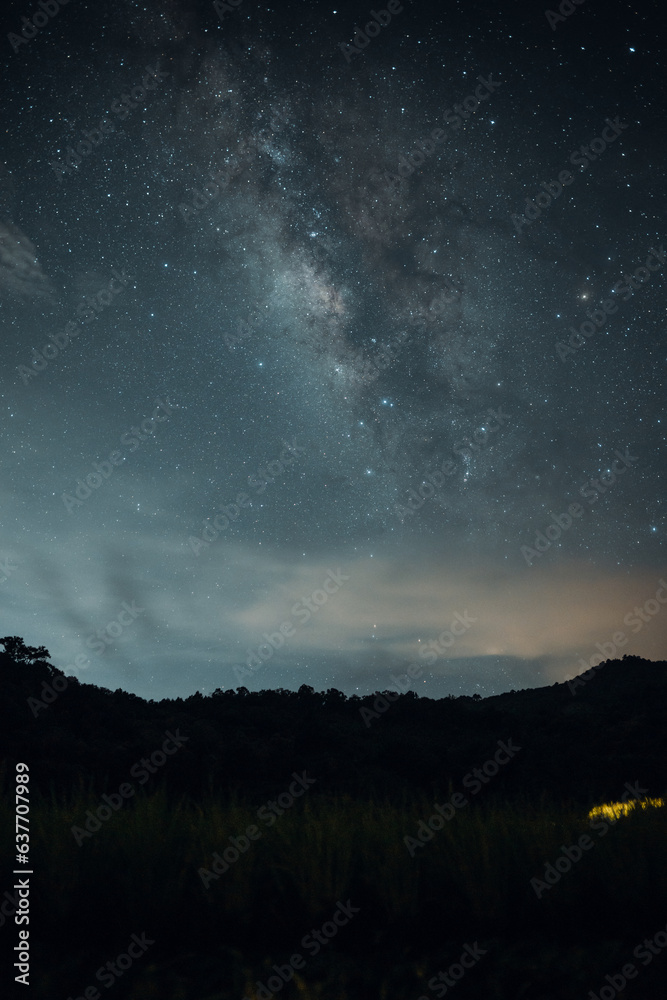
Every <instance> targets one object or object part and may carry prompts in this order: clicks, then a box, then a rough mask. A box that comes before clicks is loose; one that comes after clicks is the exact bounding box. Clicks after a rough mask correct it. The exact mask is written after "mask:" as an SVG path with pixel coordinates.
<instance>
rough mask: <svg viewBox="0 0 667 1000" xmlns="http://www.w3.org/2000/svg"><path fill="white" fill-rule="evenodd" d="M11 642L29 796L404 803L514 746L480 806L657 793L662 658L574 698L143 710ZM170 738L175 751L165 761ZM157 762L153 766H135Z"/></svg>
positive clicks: (6, 664)
mask: <svg viewBox="0 0 667 1000" xmlns="http://www.w3.org/2000/svg"><path fill="white" fill-rule="evenodd" d="M7 638H8V639H9V638H10V637H7ZM11 638H12V640H15V641H14V642H13V644H12V642H7V641H5V640H0V642H4V645H5V648H6V649H7V650H8V652H7V653H0V746H1V748H2V768H3V770H4V769H11V768H13V766H14V763H15V762H16V761H18V760H23V761H25V762H26V763H28V764H29V766H30V769H31V786H32V788H33V789H38V790H40V791H42V792H44V793H45V794H46V793H49V792H50V791H51V790H54V791H56V792H58V793H59V794H61V793H62V794H68V793H70V792H71V790H72V789H74V788H75V787H76V788H82V787H84V788H87V789H90V790H93V791H96V792H98V793H102V792H105V791H108V789H109V788H114V789H116V788H117V787H118V786H119V785H120V784H121V783H122V782H124V781H127V780H128V775H129V774H130V772H131V769H133V768H134V772H133V773H135V774H137V773H139V772H140V771H141V772H142V773H143V772H144V770H146V771H147V773H148V774H149V775H150V778H149V779H147V780H150V782H151V786H150V787H151V788H152V787H153V785H155V786H158V785H160V784H161V783H165V784H166V786H167V787H168V788H169V789H170V790H173V791H174V792H176V793H178V794H186V795H191V796H193V797H198V796H201V795H202V794H204V793H205V792H207V791H208V790H212V791H214V792H215V793H216V794H219V793H227V792H229V793H232V792H238V791H243V792H244V793H248V792H250V793H252V794H253V795H256V796H258V797H259V799H258V800H261V799H262V798H266V797H270V796H271V794H272V793H275V792H276V791H279V790H281V789H282V788H283V785H284V783H285V780H286V778H289V776H290V775H291V774H292V773H293V772H295V771H296V772H299V773H301V772H302V771H304V770H305V771H307V773H308V775H309V776H311V777H313V778H315V779H317V784H316V786H315V791H313V792H312V793H311V794H313V795H317V794H318V793H320V792H325V791H326V792H327V793H332V792H335V793H341V792H345V793H349V794H353V795H358V794H363V795H367V794H368V793H373V794H378V795H382V796H384V797H386V798H390V799H394V800H396V801H400V800H401V798H402V797H403V796H404V795H405V794H406V793H409V794H412V793H413V792H416V791H420V792H424V793H425V794H428V795H435V794H439V793H441V792H442V791H443V790H446V789H447V788H448V787H449V786H450V785H452V786H454V788H458V787H460V782H461V780H462V778H463V776H464V775H465V774H466V773H468V772H470V771H471V769H474V768H475V767H481V766H482V765H483V764H484V762H486V761H488V760H489V758H491V757H493V754H494V753H495V752H496V749H497V746H498V741H499V740H503V741H507V740H509V739H511V740H512V741H513V744H514V745H516V746H519V747H521V753H519V754H517V755H516V758H515V759H514V760H513V761H512V763H511V765H510V766H508V767H502V768H501V769H500V773H499V774H498V775H497V776H496V777H494V778H493V781H492V782H490V783H489V788H488V790H486V791H485V792H484V794H485V795H486V794H488V795H490V796H493V795H499V796H501V797H504V798H508V797H514V796H517V797H518V796H520V797H526V796H527V797H529V798H531V799H537V798H539V796H540V795H541V794H542V793H543V792H547V793H548V794H549V795H550V796H552V797H553V798H554V799H557V800H559V801H571V802H579V803H583V804H586V803H593V802H594V801H600V800H602V799H617V798H620V796H621V794H622V793H623V791H624V788H625V783H626V782H634V781H638V782H639V783H640V785H641V786H642V787H645V788H647V789H648V794H650V795H658V794H661V793H662V792H663V791H664V785H665V775H664V761H665V760H666V759H667V700H666V698H665V694H666V693H667V663H665V662H651V661H648V660H643V659H641V658H639V657H629V656H624V657H623V659H622V660H614V661H607V662H606V663H605V664H603V665H601V667H600V668H598V669H597V670H596V671H595V673H594V674H592V675H591V676H589V679H588V680H587V681H586V682H585V683H581V684H580V685H579V686H578V687H577V688H576V689H575V690H572V689H571V688H570V687H569V686H568V685H567V684H554V685H552V686H551V687H544V688H536V689H529V690H524V691H516V692H508V693H506V694H501V695H496V696H493V697H489V698H483V699H482V698H479V697H478V696H473V697H467V696H462V697H458V698H455V697H452V696H450V697H448V698H444V699H439V700H433V699H430V698H424V697H417V696H416V695H415V694H414V693H413V692H407V693H405V694H402V695H397V694H396V693H395V692H384V693H382V692H378V693H377V694H374V695H369V696H367V697H358V696H352V697H346V696H345V695H344V694H343V693H342V692H340V691H337V690H335V689H333V688H331V689H329V690H328V691H323V692H317V691H314V690H313V688H311V687H308V686H307V685H303V686H302V687H301V688H300V689H299V691H297V692H294V691H286V690H265V691H259V692H256V693H251V692H249V691H248V690H247V689H246V688H243V687H241V688H239V689H237V690H235V691H222V690H217V691H215V692H213V694H211V695H209V696H206V697H204V696H202V695H201V694H200V693H198V692H197V693H195V694H193V695H191V696H190V697H188V698H175V699H163V700H161V701H146V700H145V699H143V698H140V697H138V696H137V695H134V694H131V693H129V692H127V691H123V690H121V689H120V688H119V689H118V690H116V691H110V690H108V689H106V688H100V687H97V686H95V685H93V684H82V683H80V682H79V681H78V680H77V679H76V678H74V677H65V675H64V674H63V673H62V671H60V670H58V669H57V668H56V667H54V666H53V665H52V664H50V663H49V662H48V652H47V651H46V650H45V649H44V647H39V649H34V648H33V649H32V652H28V653H27V654H26V653H25V650H28V651H30V650H31V647H25V646H24V645H23V644H22V640H20V639H18V638H17V637H11ZM10 652H11V653H12V655H9V653H10ZM168 734H171V736H176V737H177V744H178V750H177V752H173V753H171V754H169V755H166V754H165V753H164V752H162V747H163V745H164V743H165V741H166V740H169V739H171V736H169V735H168ZM168 745H169V746H170V747H172V746H173V745H174V744H173V743H169V744H168ZM152 755H157V756H156V757H155V760H156V761H159V764H158V765H157V766H156V765H155V762H153V765H152V766H147V765H146V764H144V765H142V764H141V762H142V761H144V762H145V761H148V762H150V761H151V760H152ZM163 758H164V759H163Z"/></svg>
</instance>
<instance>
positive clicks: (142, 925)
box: [0, 788, 667, 949]
mask: <svg viewBox="0 0 667 1000" xmlns="http://www.w3.org/2000/svg"><path fill="white" fill-rule="evenodd" d="M99 805H100V799H99V798H97V797H95V796H91V794H90V792H89V791H87V790H85V789H83V788H78V789H77V790H75V791H74V792H73V793H72V795H71V797H70V798H69V799H68V800H67V801H63V800H57V799H56V798H55V797H52V798H51V799H46V798H45V799H38V800H33V802H32V805H31V813H30V824H31V848H32V852H31V862H32V865H33V867H34V870H35V873H36V874H35V876H34V878H33V896H32V905H33V907H34V909H35V910H36V911H37V913H38V914H39V918H38V919H39V921H40V924H41V927H42V929H43V930H44V931H45V932H46V933H47V935H48V940H49V941H58V940H60V938H61V937H70V938H71V937H72V936H73V935H75V936H77V939H79V940H80V941H82V942H85V941H86V940H88V939H94V938H95V936H96V935H98V934H99V928H100V926H105V927H106V928H107V929H108V933H112V934H113V933H114V932H116V933H117V934H118V938H119V940H121V941H122V939H123V937H124V936H127V935H128V934H129V933H130V932H131V931H141V930H144V929H145V930H146V931H147V932H149V933H150V934H151V936H152V937H155V938H156V939H157V938H160V940H161V941H162V942H163V944H164V945H166V944H168V943H169V942H173V943H174V944H175V943H178V944H181V945H182V944H183V942H184V941H190V940H192V941H195V940H197V941H201V940H206V941H207V943H208V944H209V945H212V946H214V945H215V943H216V941H220V942H221V941H225V942H226V943H234V944H237V945H239V946H242V947H244V948H252V947H257V948H258V949H261V948H264V947H265V946H267V945H269V944H271V945H275V946H277V947H283V946H285V947H289V946H290V943H292V944H293V943H294V942H295V941H297V942H298V941H299V940H300V939H301V937H302V936H303V935H304V934H305V933H307V932H308V931H309V930H310V928H311V927H319V926H320V924H321V923H322V922H323V921H324V920H327V919H329V917H330V915H331V913H332V912H333V910H334V909H335V906H336V903H337V901H338V900H342V901H343V902H345V901H346V900H347V899H351V900H352V903H353V904H354V905H357V906H360V907H361V908H362V910H363V912H364V918H363V921H360V922H359V924H360V925H361V924H362V923H363V931H362V929H361V926H360V927H359V928H358V929H355V933H354V934H346V933H345V932H341V934H340V935H339V937H340V942H339V944H340V945H341V946H343V947H347V946H349V947H354V946H355V942H356V945H357V946H358V945H359V943H360V942H361V944H362V945H363V947H368V946H376V945H381V944H388V943H391V942H392V941H396V940H401V941H405V940H407V939H412V938H414V940H415V941H417V940H421V941H431V940H436V939H438V938H439V937H441V936H442V935H443V934H444V935H447V934H450V935H452V934H453V935H455V936H459V935H463V936H465V934H466V933H476V934H477V935H479V934H480V933H486V934H490V935H494V934H505V935H506V934H510V935H512V934H515V935H517V936H521V935H522V934H525V933H526V932H527V931H530V930H534V929H535V928H540V929H543V930H545V931H549V932H553V933H560V932H561V930H562V929H563V927H564V925H565V924H566V923H567V925H568V927H569V928H571V929H573V930H574V932H575V933H577V934H581V935H584V936H586V935H591V934H593V935H594V934H595V933H597V932H598V931H599V932H600V933H602V932H604V933H611V932H614V928H616V930H617V931H620V930H621V929H623V930H625V931H627V930H628V929H629V928H630V927H633V926H635V925H636V926H637V927H640V926H644V924H645V923H646V920H647V919H649V920H650V916H651V914H652V913H653V912H655V914H656V917H658V916H659V917H661V916H662V905H663V903H662V901H663V900H664V899H665V898H667V863H666V862H665V852H664V841H665V832H666V828H667V821H666V815H667V809H664V808H654V809H646V810H633V811H632V812H630V813H629V814H628V815H625V816H621V817H620V818H619V819H618V820H617V821H616V822H615V824H614V825H613V826H609V828H608V831H607V832H606V833H605V835H604V836H599V834H598V833H596V832H593V831H591V828H590V826H589V820H588V817H587V814H586V811H585V810H582V809H577V808H574V807H571V806H560V805H558V804H556V803H554V802H550V801H548V800H546V799H543V800H542V802H541V803H535V802H530V801H525V802H522V803H517V802H513V803H511V804H509V803H502V802H499V801H495V802H493V801H487V802H485V803H482V802H480V803H477V802H471V803H470V804H469V805H468V806H466V807H465V808H463V809H461V810H459V812H458V813H457V814H456V815H455V816H454V817H453V818H452V819H451V820H450V821H448V822H446V823H445V825H444V827H443V828H442V829H441V830H440V831H438V832H435V833H434V834H433V837H432V839H431V840H430V841H429V842H428V843H426V844H424V846H423V847H420V848H417V849H415V851H414V854H415V856H414V857H411V856H410V854H409V852H408V850H407V848H406V845H405V844H404V841H403V838H404V837H405V836H406V835H409V836H411V837H415V836H416V833H417V826H418V824H419V821H420V820H427V819H428V817H429V816H431V815H432V814H433V811H434V810H433V801H432V800H430V799H427V798H426V797H424V796H422V795H416V796H415V797H414V799H412V800H405V801H404V802H403V803H402V804H400V805H396V804H390V803H388V802H384V801H381V800H376V799H372V798H371V799H368V800H364V801H362V800H359V799H353V798H350V797H348V796H339V797H325V796H323V795H318V796H314V795H312V793H311V796H310V797H309V796H307V795H306V796H304V797H303V798H302V799H300V800H297V801H296V803H295V804H294V806H293V807H292V808H291V809H289V810H288V811H287V812H286V813H285V814H284V815H283V816H281V817H279V818H277V819H276V822H275V825H274V826H272V827H268V826H267V825H266V824H264V823H262V821H261V820H258V818H257V816H256V804H254V803H250V802H246V801H243V800H241V799H239V798H230V799H223V798H222V797H216V796H213V795H209V796H208V797H207V798H206V799H205V800H203V801H201V802H198V803H197V802H192V801H188V800H186V799H174V798H172V797H171V796H170V795H169V794H168V793H167V792H166V791H165V790H164V789H163V788H159V789H157V790H153V791H152V792H143V791H142V790H139V793H138V794H137V796H136V797H135V798H133V799H131V800H129V801H128V802H127V803H126V804H125V805H124V806H123V807H122V808H121V809H119V810H118V812H115V813H114V814H113V815H112V816H111V817H110V818H109V819H108V820H107V821H105V822H103V823H102V827H101V829H100V830H98V831H97V832H96V833H94V834H93V835H92V836H91V837H90V838H88V839H86V840H85V841H84V842H83V843H82V844H81V846H77V843H76V842H75V839H74V836H73V834H72V831H71V828H72V827H73V826H74V825H76V826H79V827H83V825H84V821H85V813H86V810H88V809H91V810H93V811H95V809H96V808H97V807H98V806H99ZM253 824H254V825H255V826H257V827H258V828H259V830H260V831H261V837H260V839H259V840H257V841H255V842H251V843H250V847H249V849H248V850H247V851H246V852H245V853H242V854H241V855H240V857H239V858H238V860H237V861H236V862H235V863H233V864H231V865H230V867H229V870H228V871H226V872H225V873H224V874H222V875H220V877H219V878H218V879H216V880H214V881H212V882H211V883H210V885H209V887H208V888H204V885H203V883H202V880H201V878H200V877H199V875H198V870H199V869H201V868H206V869H208V870H211V866H212V861H213V855H214V853H215V852H219V853H220V854H222V852H223V851H224V850H225V848H227V847H229V846H230V841H229V839H228V838H229V837H230V836H239V835H242V834H243V832H244V831H245V829H246V828H247V827H249V826H251V825H253ZM12 830H13V806H12V804H10V803H9V802H8V800H7V798H6V797H4V796H3V799H2V804H1V806H0V862H1V863H2V870H3V871H5V872H11V871H12V869H13V868H14V858H13V852H12V850H11V846H12V843H13V833H12ZM582 833H588V834H589V835H590V836H591V839H592V840H593V842H594V847H593V848H592V849H591V850H590V851H588V852H585V853H584V855H583V857H582V859H581V860H580V861H578V862H577V863H575V864H574V865H573V866H572V870H571V871H569V872H567V873H564V874H563V875H562V877H561V879H560V881H559V882H558V884H556V885H554V886H552V887H551V888H549V889H548V890H547V891H545V892H543V893H542V896H541V898H540V899H538V898H537V895H536V893H535V891H534V890H533V888H532V887H531V885H530V879H531V878H533V877H537V878H540V879H542V878H543V875H544V870H545V864H546V863H547V862H554V861H555V860H556V859H557V858H558V857H559V856H560V855H561V854H562V846H563V845H565V846H569V845H571V844H574V843H576V841H577V839H578V838H579V837H580V835H581V834H582ZM10 877H11V876H10ZM10 884H11V883H8V885H7V888H9V885H10ZM406 936H407V937H406ZM337 946H338V945H337Z"/></svg>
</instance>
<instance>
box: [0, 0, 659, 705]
mask: <svg viewBox="0 0 667 1000" xmlns="http://www.w3.org/2000/svg"><path fill="white" fill-rule="evenodd" d="M45 5H46V7H47V8H48V11H49V12H50V14H48V15H47V14H43V13H41V11H42V8H40V7H39V5H38V3H37V2H34V3H33V2H31V0H24V2H22V3H19V4H13V5H12V6H11V7H10V9H9V10H5V11H4V12H3V15H2V19H3V21H2V23H3V28H2V44H3V45H4V54H3V58H2V93H3V98H4V99H3V102H2V110H1V116H2V118H1V122H0V125H1V134H2V140H3V141H2V155H1V158H0V304H1V309H0V322H1V326H2V338H1V344H0V352H1V354H0V360H1V364H0V372H1V380H0V406H1V409H0V412H1V414H2V416H1V420H2V478H1V480H0V490H1V497H0V499H1V507H0V510H1V512H2V514H1V518H0V560H1V563H0V607H1V609H2V616H1V628H2V634H3V635H8V634H9V635H20V636H22V637H23V638H24V639H25V641H26V642H27V643H28V644H31V645H40V644H44V645H46V646H47V648H48V649H49V650H50V653H51V657H52V660H53V662H54V663H55V664H56V665H57V666H58V667H60V668H61V669H64V670H65V672H66V673H70V674H74V675H76V676H77V677H79V679H80V680H82V681H86V682H90V683H95V684H98V685H101V686H104V687H108V688H111V689H113V690H115V689H116V688H118V687H122V688H124V689H126V690H130V691H133V692H136V693H137V694H140V695H142V696H144V697H147V698H156V699H158V698H162V697H177V696H186V695H188V694H192V693H193V692H194V691H197V690H198V691H201V692H202V693H204V694H209V693H211V692H212V691H213V690H214V689H215V688H223V689H229V688H235V687H238V686H239V685H241V684H244V685H245V686H246V687H247V688H249V689H250V690H260V689H262V688H281V687H282V688H288V689H294V690H296V689H297V688H298V687H299V686H300V685H301V684H309V685H311V686H312V687H314V688H315V689H316V690H326V689H327V688H330V687H335V688H338V689H340V690H342V691H344V692H345V693H347V694H353V693H359V694H365V693H368V692H371V691H375V690H383V689H386V688H390V687H391V686H392V680H391V676H392V675H393V676H394V677H396V676H398V675H399V674H405V672H406V670H407V667H408V665H409V664H411V663H412V662H415V661H416V662H418V663H419V664H420V665H421V667H422V668H423V672H422V674H421V677H419V678H418V679H415V680H412V681H410V686H411V688H412V690H415V691H416V692H417V693H418V694H420V695H428V696H430V697H441V696H443V695H445V694H447V693H450V692H451V693H454V694H456V695H459V694H472V693H475V692H477V693H479V694H481V695H488V694H494V693H499V692H501V691H506V690H509V689H511V688H525V687H538V686H541V685H545V684H552V683H554V682H556V681H559V682H560V681H563V680H564V679H565V678H566V677H572V676H573V675H576V674H577V673H580V672H581V671H582V670H583V669H585V667H587V666H588V664H589V663H592V664H595V663H597V662H599V661H600V660H601V659H603V658H605V659H606V658H607V657H606V656H604V657H603V656H602V652H606V653H607V654H611V655H614V654H615V655H617V656H622V655H623V654H625V653H629V654H638V655H641V656H645V657H647V658H652V659H660V658H667V609H665V607H664V606H663V604H662V603H661V602H660V596H663V597H665V599H667V587H666V589H665V590H664V591H663V590H661V586H662V585H661V583H660V580H661V579H663V580H665V579H667V561H666V560H665V548H664V547H665V530H666V529H665V519H664V506H665V503H664V496H665V475H664V468H665V454H666V442H667V438H666V430H667V417H666V415H665V408H664V398H665V394H664V378H665V361H666V354H667V347H666V339H665V319H666V307H667V296H666V292H665V275H664V271H665V270H666V269H667V211H666V209H667V205H666V197H665V192H666V190H667V188H666V176H665V174H666V170H665V162H666V159H665V152H666V143H665V126H664V121H665V84H664V74H663V73H662V62H661V60H662V57H663V48H662V37H663V29H662V24H661V20H660V15H661V7H660V5H659V4H658V3H653V4H649V3H645V2H642V3H640V4H638V5H637V6H636V7H635V6H633V5H631V4H625V3H616V4H611V5H610V4H607V3H605V4H601V3H599V2H596V0H586V2H585V3H583V4H579V5H575V4H569V3H568V2H567V0H565V3H564V4H562V5H561V6H562V8H563V9H564V10H566V11H568V10H570V9H571V11H572V12H571V13H569V14H567V15H562V14H558V13H557V12H558V7H557V6H554V7H553V8H552V9H553V11H554V12H555V13H554V14H553V15H550V16H549V17H548V16H547V15H546V14H545V10H544V9H543V7H542V6H541V5H540V4H538V3H532V4H517V3H514V2H512V3H509V2H506V3H504V4H502V3H501V4H499V5H496V4H494V5H489V6H488V7H487V6H484V5H482V6H479V5H474V4H471V3H445V4H434V5H432V6H428V5H426V4H421V3H417V2H415V3H407V2H406V3H405V4H404V5H403V6H402V7H401V6H400V4H398V3H397V2H395V0H392V3H391V5H390V7H389V9H390V10H393V11H394V13H393V14H391V16H390V19H389V21H388V23H386V22H387V18H388V17H389V14H386V15H385V14H382V13H380V12H381V11H384V10H387V5H384V6H380V5H378V6H376V7H374V8H372V9H373V10H374V11H376V12H377V13H378V19H379V21H381V22H385V23H383V24H382V25H381V26H379V25H378V26H377V27H376V24H377V22H373V20H372V15H371V6H370V5H369V6H368V7H366V6H365V5H363V4H361V5H360V4H358V3H357V4H355V5H349V4H336V3H323V2H318V3H306V2H302V3H295V4H293V5H289V6H288V5H286V4H284V3H280V4H278V3H274V4H268V5H267V4H266V3H258V2H256V0H241V2H240V3H239V2H238V0H235V3H231V2H230V3H229V4H222V3H218V4H217V9H216V7H215V6H214V5H213V3H208V2H206V3H204V2H202V3H200V4H196V5H195V4H191V3H183V2H180V0H179V2H176V0H160V2H159V3H158V2H151V3H145V4H144V3H139V4H135V3H128V2H117V3H116V2H114V3H102V4H99V5H96V4H93V3H88V4H84V3H82V2H79V0H70V2H69V3H68V4H65V5H63V6H62V7H61V9H58V10H55V8H56V6H57V4H56V3H55V0H45ZM397 8H400V9H398V10H397ZM54 10H55V13H53V11H54ZM35 14H36V21H37V23H38V24H39V25H42V26H41V27H39V28H37V29H35V28H34V27H33V26H32V25H31V19H32V17H33V15H35ZM22 18H26V21H25V22H24V24H27V25H28V28H27V29H25V31H26V34H27V35H33V36H34V37H30V38H28V39H26V38H25V37H23V36H21V34H20V32H21V30H22ZM45 19H46V20H47V23H46V24H44V25H43V21H44V20H45ZM368 23H370V28H369V32H368V34H366V33H365V32H364V25H366V24H368ZM357 28H359V29H361V34H359V33H356V34H355V30H356V29H357ZM353 37H356V38H357V40H358V42H359V43H360V46H359V48H353V47H352V45H351V43H352V40H353ZM364 39H365V40H366V41H364ZM86 133H88V139H86ZM559 178H560V180H559ZM534 199H537V200H536V201H534ZM582 324H583V325H582ZM600 476H602V477H603V479H602V480H601V479H600ZM420 491H421V493H420ZM577 504H578V505H579V506H574V507H573V506H572V505H577ZM568 509H570V513H568ZM554 518H556V519H557V520H554ZM557 521H560V526H558V524H557ZM568 522H570V523H568ZM538 532H541V533H542V534H541V535H538V534H537V533H538ZM656 593H658V595H659V596H658V598H657V599H656ZM635 609H637V610H635ZM281 625H283V631H282V632H281V631H280V626H281ZM451 626H454V629H453V630H452V629H451ZM457 633H458V634H457ZM620 633H623V638H622V640H621V638H620ZM614 636H615V638H614ZM439 637H442V638H441V639H440V641H439V645H437V646H436V645H434V643H437V642H438V640H439ZM272 638H273V644H271V639H272ZM596 643H599V644H600V646H602V651H600V650H599V649H598V648H597V647H596ZM429 644H430V645H429ZM612 647H613V648H612ZM253 654H255V655H254V656H253ZM420 654H421V655H420ZM596 654H597V658H596ZM582 660H583V665H582ZM248 664H250V665H248ZM241 668H242V669H241ZM251 668H252V669H251Z"/></svg>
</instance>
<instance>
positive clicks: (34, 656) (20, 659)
mask: <svg viewBox="0 0 667 1000" xmlns="http://www.w3.org/2000/svg"><path fill="white" fill-rule="evenodd" d="M0 643H2V645H3V646H4V647H5V652H6V653H7V655H8V656H11V658H12V660H14V661H15V662H16V663H32V662H33V661H35V660H49V659H50V658H51V654H50V653H49V651H48V649H47V648H46V646H26V644H25V642H24V641H23V639H22V638H21V636H20V635H6V636H4V638H2V639H0Z"/></svg>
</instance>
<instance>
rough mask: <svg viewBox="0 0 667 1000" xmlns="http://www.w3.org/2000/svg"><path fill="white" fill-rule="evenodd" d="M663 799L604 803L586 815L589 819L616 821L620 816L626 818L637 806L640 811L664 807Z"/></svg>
mask: <svg viewBox="0 0 667 1000" xmlns="http://www.w3.org/2000/svg"><path fill="white" fill-rule="evenodd" d="M664 804H665V800H664V799H641V800H640V801H639V802H637V800H636V799H633V801H632V802H606V803H605V804H604V805H602V806H595V807H594V808H593V809H591V811H590V812H589V814H588V818H589V819H594V817H596V816H603V817H604V818H605V819H618V818H619V817H620V816H627V815H628V814H629V813H631V812H632V810H633V809H634V808H635V807H636V806H637V805H639V806H641V807H642V809H649V808H651V809H657V808H659V807H660V806H664Z"/></svg>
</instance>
